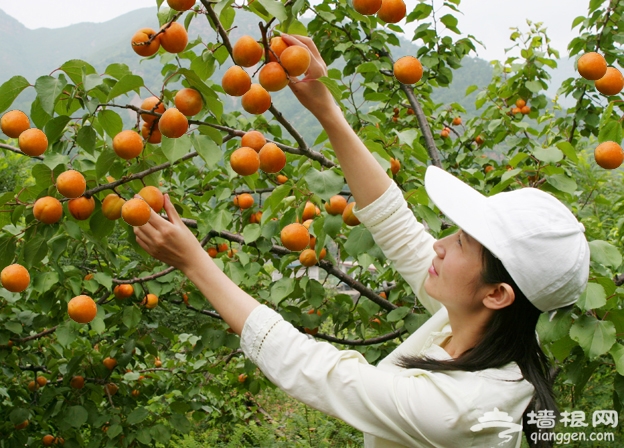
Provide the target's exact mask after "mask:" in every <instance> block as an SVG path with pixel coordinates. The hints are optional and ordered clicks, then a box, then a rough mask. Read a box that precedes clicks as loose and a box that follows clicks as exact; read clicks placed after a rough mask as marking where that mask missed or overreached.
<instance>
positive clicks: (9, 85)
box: [0, 76, 30, 112]
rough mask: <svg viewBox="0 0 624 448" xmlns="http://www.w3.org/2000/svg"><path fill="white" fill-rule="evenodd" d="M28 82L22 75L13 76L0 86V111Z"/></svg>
mask: <svg viewBox="0 0 624 448" xmlns="http://www.w3.org/2000/svg"><path fill="white" fill-rule="evenodd" d="M29 86H30V83H29V82H28V80H27V79H26V78H24V77H23V76H13V77H12V78H11V79H9V80H8V81H5V82H4V83H3V84H2V85H1V86H0V112H4V111H5V110H7V109H8V108H9V107H11V104H13V101H15V99H16V98H17V97H18V96H19V94H20V93H22V91H23V90H24V89H25V88H26V87H29Z"/></svg>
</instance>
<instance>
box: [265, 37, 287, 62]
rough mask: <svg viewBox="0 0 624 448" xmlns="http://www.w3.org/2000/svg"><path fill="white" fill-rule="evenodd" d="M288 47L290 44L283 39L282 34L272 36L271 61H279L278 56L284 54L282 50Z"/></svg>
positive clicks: (270, 45)
mask: <svg viewBox="0 0 624 448" xmlns="http://www.w3.org/2000/svg"><path fill="white" fill-rule="evenodd" d="M286 48H288V44H287V43H286V42H284V39H282V38H281V36H275V37H272V38H271V42H270V44H269V49H270V51H269V61H270V62H277V60H278V58H279V57H280V55H281V54H282V51H284V50H285V49H286Z"/></svg>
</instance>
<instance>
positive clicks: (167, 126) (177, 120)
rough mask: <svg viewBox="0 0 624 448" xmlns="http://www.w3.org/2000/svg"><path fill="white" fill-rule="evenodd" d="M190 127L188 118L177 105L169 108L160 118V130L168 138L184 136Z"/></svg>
mask: <svg viewBox="0 0 624 448" xmlns="http://www.w3.org/2000/svg"><path fill="white" fill-rule="evenodd" d="M188 127H189V124H188V119H187V118H186V116H185V115H184V114H183V113H182V112H180V111H179V110H178V109H176V108H175V107H172V108H170V109H167V110H166V111H165V112H164V113H163V114H162V116H161V117H160V120H158V130H159V131H160V132H161V134H162V135H164V136H165V137H168V138H180V137H182V136H183V135H184V134H186V131H188Z"/></svg>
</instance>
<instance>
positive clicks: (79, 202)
mask: <svg viewBox="0 0 624 448" xmlns="http://www.w3.org/2000/svg"><path fill="white" fill-rule="evenodd" d="M67 208H68V209H69V213H71V215H72V216H73V217H74V218H76V219H77V220H78V221H84V220H85V219H87V218H89V216H91V213H93V210H95V199H93V197H89V198H87V197H85V196H80V197H79V198H74V199H70V200H69V202H68V203H67Z"/></svg>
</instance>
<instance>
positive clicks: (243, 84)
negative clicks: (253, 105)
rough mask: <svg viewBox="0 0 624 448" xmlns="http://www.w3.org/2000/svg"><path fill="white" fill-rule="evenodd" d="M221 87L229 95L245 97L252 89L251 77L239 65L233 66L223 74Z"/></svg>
mask: <svg viewBox="0 0 624 448" xmlns="http://www.w3.org/2000/svg"><path fill="white" fill-rule="evenodd" d="M221 87H223V91H224V92H225V93H227V94H228V95H231V96H243V95H244V94H245V93H247V92H248V91H249V89H250V88H251V76H249V73H247V72H246V71H245V70H243V69H242V68H241V67H239V66H238V65H233V66H232V67H230V68H228V69H227V70H226V71H225V73H224V74H223V78H221Z"/></svg>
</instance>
